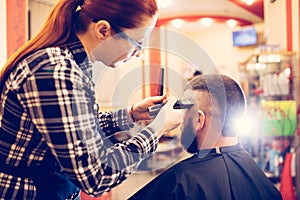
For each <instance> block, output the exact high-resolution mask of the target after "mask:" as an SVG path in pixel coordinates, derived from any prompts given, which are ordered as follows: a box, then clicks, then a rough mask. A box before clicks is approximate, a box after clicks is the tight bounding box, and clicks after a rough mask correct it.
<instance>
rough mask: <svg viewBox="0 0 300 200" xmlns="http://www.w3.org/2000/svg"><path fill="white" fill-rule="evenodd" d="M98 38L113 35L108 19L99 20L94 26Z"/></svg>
mask: <svg viewBox="0 0 300 200" xmlns="http://www.w3.org/2000/svg"><path fill="white" fill-rule="evenodd" d="M94 31H95V35H96V37H97V38H101V39H106V38H107V37H109V36H111V26H110V24H109V23H108V21H106V20H99V21H98V22H97V23H96V25H95V28H94Z"/></svg>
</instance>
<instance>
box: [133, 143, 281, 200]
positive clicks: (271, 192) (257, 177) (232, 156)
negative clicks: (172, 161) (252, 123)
mask: <svg viewBox="0 0 300 200" xmlns="http://www.w3.org/2000/svg"><path fill="white" fill-rule="evenodd" d="M220 151H221V153H216V150H215V149H210V150H200V151H199V152H198V154H197V155H194V156H192V157H190V158H188V159H186V160H183V161H182V162H180V163H178V164H176V165H174V166H173V167H171V168H170V169H168V170H167V171H165V172H164V173H162V174H161V175H159V176H158V177H156V178H155V179H153V180H152V181H151V182H150V183H148V184H147V185H146V186H145V187H143V188H142V189H141V190H139V191H138V192H137V193H135V194H134V195H133V196H131V197H130V198H129V200H148V199H149V200H160V199H162V200H170V199H172V200H175V199H176V200H187V199H188V200H193V199H195V200H196V199H197V200H205V199H207V200H221V199H224V200H269V199H270V200H277V199H282V197H281V194H280V193H279V191H278V190H277V189H276V188H275V187H274V185H273V183H272V182H271V181H270V180H269V179H268V178H267V177H266V176H265V174H264V173H263V172H262V171H261V169H260V168H259V167H258V166H257V164H256V163H255V162H254V160H253V159H252V158H251V157H250V155H249V154H248V153H247V152H246V151H245V150H244V148H242V147H241V146H240V145H235V146H230V147H223V148H220Z"/></svg>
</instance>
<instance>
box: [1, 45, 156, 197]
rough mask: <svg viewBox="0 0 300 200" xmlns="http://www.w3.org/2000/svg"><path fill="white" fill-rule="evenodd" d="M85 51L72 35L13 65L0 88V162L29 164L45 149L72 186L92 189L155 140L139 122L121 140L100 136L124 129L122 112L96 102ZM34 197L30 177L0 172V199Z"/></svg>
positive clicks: (103, 187)
mask: <svg viewBox="0 0 300 200" xmlns="http://www.w3.org/2000/svg"><path fill="white" fill-rule="evenodd" d="M86 58H87V55H86V53H85V51H84V48H83V45H82V44H81V42H80V41H79V40H78V39H77V40H76V41H75V42H72V43H70V44H67V45H65V46H64V47H49V48H46V49H41V50H39V51H37V52H35V53H33V54H32V55H30V56H28V57H26V58H25V59H23V60H22V61H21V62H20V63H19V64H18V65H17V67H16V69H15V70H14V71H13V72H12V73H11V74H10V76H9V78H8V80H7V81H6V82H5V87H4V90H3V93H2V95H1V104H0V162H2V163H3V162H5V163H6V164H8V165H11V166H15V167H22V166H25V167H32V166H36V165H38V163H39V162H41V161H42V160H43V159H44V158H45V155H46V153H49V152H51V154H52V155H53V156H54V158H55V159H56V160H57V162H58V163H59V165H60V166H61V168H62V169H63V171H64V172H65V173H66V175H67V176H68V177H69V179H70V180H71V181H72V182H73V183H74V184H75V185H76V186H77V187H79V189H81V190H82V191H85V192H87V193H90V194H92V195H99V194H102V193H103V192H106V191H109V190H110V189H111V188H112V187H114V186H116V185H118V184H120V183H121V182H122V181H124V180H125V179H126V178H127V177H128V176H129V175H130V174H132V173H133V172H134V171H135V170H136V169H137V167H138V164H139V163H140V161H141V160H142V159H144V158H146V157H148V156H149V155H150V154H151V153H152V152H153V151H154V150H155V149H156V147H157V142H158V139H157V135H156V134H155V131H154V130H152V129H151V128H149V127H145V128H144V129H142V130H141V131H140V132H139V133H137V134H136V135H135V136H134V137H132V138H130V139H129V140H127V141H124V142H121V143H117V144H115V145H111V146H106V145H105V144H104V137H105V136H104V135H106V136H108V135H110V134H113V133H116V132H118V131H124V130H128V129H130V127H131V126H130V124H129V122H128V111H127V109H120V110H117V111H115V112H99V111H98V110H97V109H96V108H97V105H96V103H95V95H94V83H93V82H92V79H91V64H90V62H89V61H88V60H87V59H86ZM45 181H47V180H45ZM35 197H36V187H35V185H34V182H33V181H32V180H31V179H30V178H24V177H17V176H12V175H10V174H5V173H3V172H0V199H34V198H35Z"/></svg>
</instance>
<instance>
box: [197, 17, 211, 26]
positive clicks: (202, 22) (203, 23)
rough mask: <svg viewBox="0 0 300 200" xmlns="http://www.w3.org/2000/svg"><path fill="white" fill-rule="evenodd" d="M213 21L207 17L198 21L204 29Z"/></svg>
mask: <svg viewBox="0 0 300 200" xmlns="http://www.w3.org/2000/svg"><path fill="white" fill-rule="evenodd" d="M213 21H214V20H213V19H211V18H209V17H204V18H202V19H200V23H201V24H202V26H205V27H209V26H210V25H211V24H212V23H213Z"/></svg>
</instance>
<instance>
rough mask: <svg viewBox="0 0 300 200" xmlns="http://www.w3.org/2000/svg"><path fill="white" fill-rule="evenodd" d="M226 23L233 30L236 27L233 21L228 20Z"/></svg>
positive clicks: (235, 22)
mask: <svg viewBox="0 0 300 200" xmlns="http://www.w3.org/2000/svg"><path fill="white" fill-rule="evenodd" d="M226 23H227V26H228V27H229V28H234V27H235V26H236V25H237V21H236V20H234V19H229V20H227V21H226Z"/></svg>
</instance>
